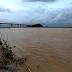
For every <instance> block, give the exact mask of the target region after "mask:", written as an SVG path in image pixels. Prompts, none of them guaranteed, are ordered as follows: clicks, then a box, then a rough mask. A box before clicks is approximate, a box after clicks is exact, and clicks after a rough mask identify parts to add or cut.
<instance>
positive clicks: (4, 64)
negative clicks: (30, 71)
mask: <svg viewBox="0 0 72 72" xmlns="http://www.w3.org/2000/svg"><path fill="white" fill-rule="evenodd" d="M15 47H16V46H14V48H15ZM14 56H15V54H14V53H13V51H12V47H10V46H9V44H7V41H5V40H1V38H0V71H1V70H8V71H10V72H14V71H15V70H16V69H17V65H19V64H22V63H23V62H25V61H26V58H21V59H15V57H14Z"/></svg>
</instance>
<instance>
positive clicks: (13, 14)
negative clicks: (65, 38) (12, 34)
mask: <svg viewBox="0 0 72 72" xmlns="http://www.w3.org/2000/svg"><path fill="white" fill-rule="evenodd" d="M0 22H3V23H4V22H6V23H20V24H37V23H41V24H45V25H48V24H52V25H53V24H57V25H62V24H64V25H68V24H70V25H72V24H71V23H72V0H0Z"/></svg>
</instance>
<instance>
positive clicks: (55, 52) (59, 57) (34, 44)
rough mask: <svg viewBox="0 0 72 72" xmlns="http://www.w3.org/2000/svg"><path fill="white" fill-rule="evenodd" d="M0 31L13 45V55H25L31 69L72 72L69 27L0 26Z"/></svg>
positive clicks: (34, 70)
mask: <svg viewBox="0 0 72 72" xmlns="http://www.w3.org/2000/svg"><path fill="white" fill-rule="evenodd" d="M0 32H1V33H2V38H3V39H5V40H8V43H9V44H10V46H12V47H13V46H14V45H15V46H16V48H13V52H14V53H15V55H16V56H17V57H19V58H21V57H26V58H27V64H28V66H29V68H30V70H31V72H72V28H0ZM0 37H1V36H0ZM22 68H23V66H22ZM23 72H24V71H23Z"/></svg>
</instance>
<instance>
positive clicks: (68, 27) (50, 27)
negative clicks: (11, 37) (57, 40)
mask: <svg viewBox="0 0 72 72" xmlns="http://www.w3.org/2000/svg"><path fill="white" fill-rule="evenodd" d="M0 28H11V27H0ZM12 28H72V27H12Z"/></svg>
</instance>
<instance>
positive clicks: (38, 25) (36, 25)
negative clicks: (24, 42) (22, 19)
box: [27, 24, 43, 27]
mask: <svg viewBox="0 0 72 72" xmlns="http://www.w3.org/2000/svg"><path fill="white" fill-rule="evenodd" d="M27 27H43V26H42V25H41V24H34V25H27Z"/></svg>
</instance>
